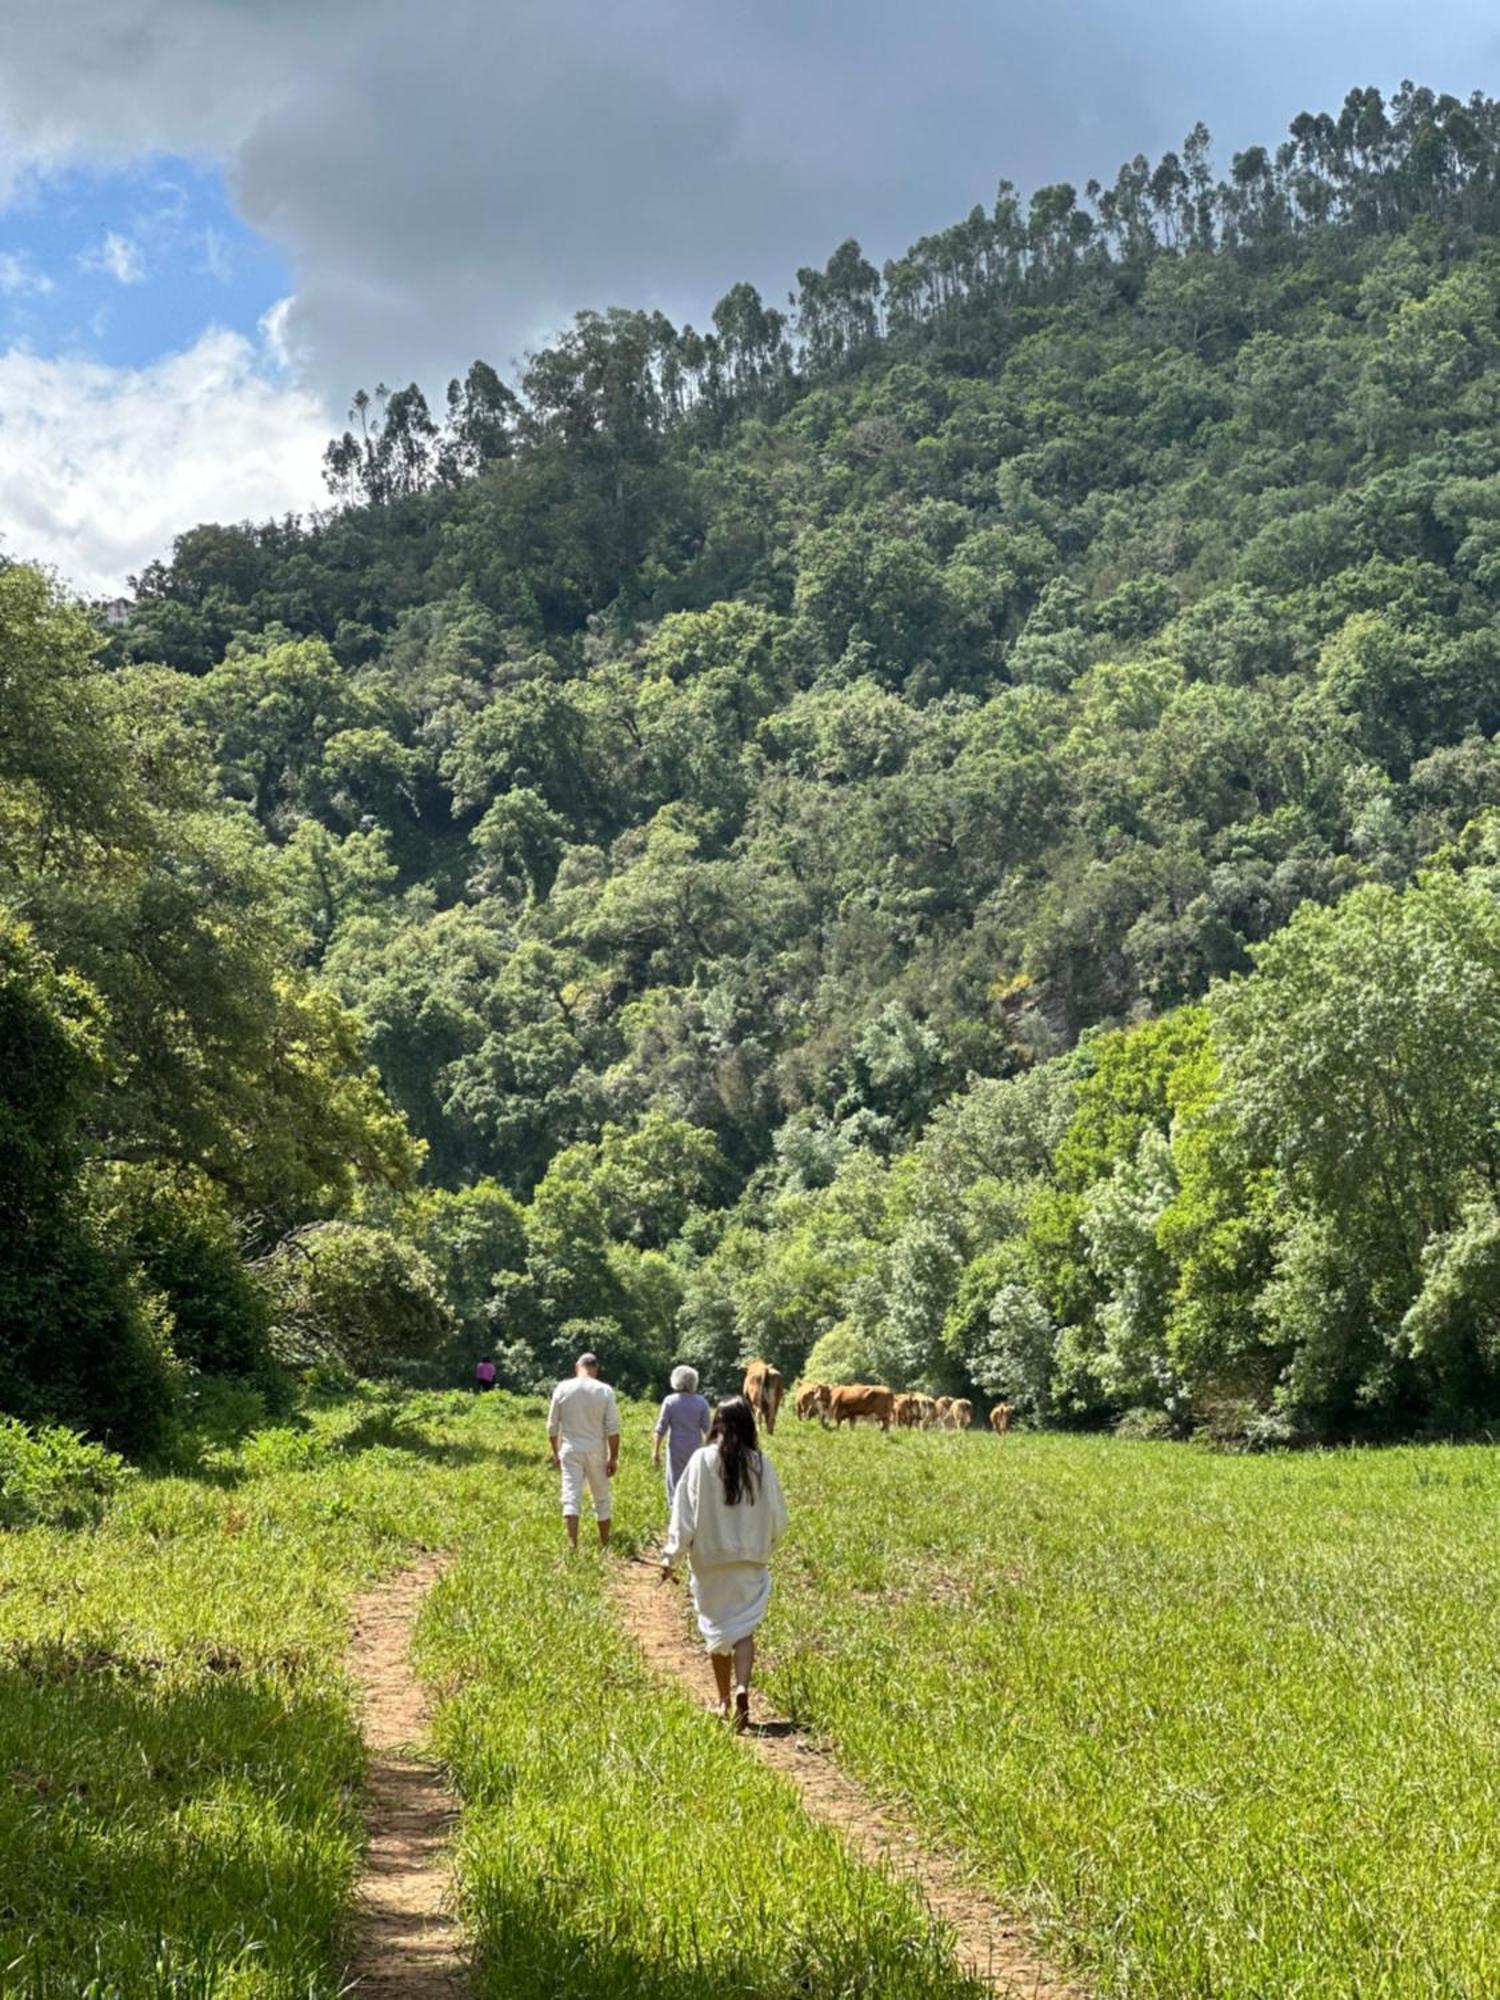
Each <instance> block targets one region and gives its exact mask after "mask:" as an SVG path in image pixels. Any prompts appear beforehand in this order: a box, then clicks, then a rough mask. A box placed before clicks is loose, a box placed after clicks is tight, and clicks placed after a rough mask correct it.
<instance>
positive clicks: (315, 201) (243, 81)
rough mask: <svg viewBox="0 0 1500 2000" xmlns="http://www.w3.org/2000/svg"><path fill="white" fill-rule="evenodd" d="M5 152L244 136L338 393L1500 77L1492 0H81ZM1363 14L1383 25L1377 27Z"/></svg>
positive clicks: (30, 76)
mask: <svg viewBox="0 0 1500 2000" xmlns="http://www.w3.org/2000/svg"><path fill="white" fill-rule="evenodd" d="M18 11H19V12H20V13H21V15H22V19H21V21H20V22H19V23H17V22H12V23H11V24H9V26H8V36H7V43H8V45H7V60H6V64H5V67H4V73H3V76H0V170H3V168H4V166H5V165H6V164H7V156H8V165H9V167H10V170H11V172H12V173H13V174H14V173H17V172H24V171H25V170H26V168H27V167H28V166H35V165H37V164H40V165H42V166H43V167H45V165H46V164H48V163H49V162H55V161H60V160H68V159H74V158H79V157H93V158H100V159H104V160H111V159H121V158H126V157H131V156H134V155H137V154H139V153H140V152H142V151H144V150H192V151H198V152H205V153H210V154H214V155H217V156H218V157H221V158H222V159H223V160H224V161H225V163H226V166H227V168H228V171H229V174H230V178H231V185H232V187H233V189H234V193H235V198H236V200H237V202H238V204H239V206H240V208H241V211H242V212H243V214H244V215H245V217H246V219H247V220H248V221H249V222H250V223H252V224H253V225H254V226H255V227H257V228H258V229H260V230H261V231H262V232H263V233H264V234H265V236H266V237H267V238H268V239H269V240H270V241H271V242H272V243H273V244H274V245H275V246H276V247H277V248H278V249H279V250H280V251H281V253H282V254H283V255H284V256H285V257H286V258H287V259H288V261H289V263H290V267H291V270H292V273H293V277H294V284H295V293H296V300H295V305H294V307H293V309H292V312H291V315H290V318H289V322H288V327H287V332H288V335H289V337H290V339H291V341H292V343H293V346H294V348H295V349H296V351H298V352H299V353H300V355H301V356H302V357H303V366H304V369H305V371H306V378H307V381H308V383H309V384H310V385H311V386H313V387H314V388H316V389H317V390H318V392H319V393H321V394H323V395H324V396H325V397H327V398H328V399H329V400H330V402H331V403H332V404H334V405H335V406H337V405H341V404H342V402H343V400H344V399H345V397H346V396H347V393H348V391H349V389H350V388H352V387H353V386H354V384H355V383H356V382H360V381H364V382H373V380H374V379H375V378H376V377H377V376H384V377H386V378H387V379H388V380H393V381H394V380H398V379H405V378H406V377H407V376H409V375H413V374H415V375H418V376H420V377H421V378H423V379H424V380H425V381H427V382H428V383H429V385H431V386H439V385H440V384H441V382H442V380H443V379H444V378H445V377H446V375H447V374H449V373H450V372H452V371H453V370H454V369H456V368H459V367H462V366H463V365H465V364H466V363H467V362H468V361H469V360H470V359H472V358H473V357H474V356H475V355H476V354H484V355H486V356H488V357H490V358H493V359H496V360H498V361H500V362H504V361H506V360H508V359H510V358H511V357H513V356H515V355H517V354H518V353H519V352H520V351H521V350H522V349H523V348H524V347H525V346H526V345H528V344H530V343H531V342H533V341H535V340H536V339H537V338H539V337H544V336H545V334H546V333H547V332H548V331H549V330H550V329H551V328H553V327H555V326H556V325H557V324H559V323H560V322H561V321H562V320H564V319H565V318H566V317H567V316H568V315H569V314H570V313H571V312H572V311H573V310H575V309H576V308H577V307H579V306H582V305H605V304H615V303H624V304H643V305H660V306H661V307H663V308H664V309H665V310H667V311H668V312H671V313H673V314H674V316H677V317H694V318H697V319H698V320H699V321H700V322H701V320H702V319H703V317H704V316H705V314H706V312H707V310H708V308H709V307H710V306H711V304H712V302H713V300H714V298H716V297H717V296H718V295H719V294H720V293H721V292H722V291H723V290H724V289H726V288H727V286H728V285H729V284H730V283H732V282H733V281H734V280H735V279H737V278H740V277H749V278H750V279H752V280H753V281H754V282H756V283H758V284H759V285H760V286H761V287H762V289H763V290H764V291H765V292H766V293H767V294H768V295H769V296H773V297H779V296H780V295H781V294H782V293H783V292H784V291H785V289H786V286H787V284H788V282H789V281H790V278H791V274H792V272H793V270H794V269H795V267H796V265H797V264H799V263H804V262H809V261H814V260H816V261H819V262H821V261H822V259H823V258H824V257H825V256H826V255H827V253H828V251H829V250H830V249H831V248H832V247H833V246H834V244H835V243H836V242H838V241H839V240H840V239H841V238H842V237H843V236H845V235H848V234H851V233H852V234H855V235H858V236H859V237H860V238H861V239H862V240H863V241H864V243H865V245H866V247H867V249H869V250H870V251H871V252H872V253H873V254H875V255H877V256H881V257H883V256H886V255H889V254H891V253H892V252H894V251H896V250H899V249H900V248H902V247H903V246H904V245H905V243H906V242H908V241H909V240H910V239H911V238H912V237H913V236H914V235H916V234H919V233H920V232H922V231H924V230H927V229H931V228H935V227H940V226H942V225H943V224H944V223H946V222H949V221H951V220H953V219H955V218H956V217H957V216H959V215H961V214H962V213H964V212H965V211H966V210H967V209H968V208H969V207H970V206H971V205H972V204H973V203H974V202H975V201H988V200H989V199H990V197H991V196H992V194H993V189H994V184H995V181H996V179H997V178H998V177H999V176H1000V175H1002V174H1003V175H1006V176H1008V177H1009V178H1011V179H1013V180H1015V181H1016V182H1018V183H1019V184H1020V185H1022V186H1023V187H1027V186H1031V185H1035V184H1036V183H1038V182H1040V181H1045V180H1051V179H1058V178H1068V179H1072V180H1074V181H1076V182H1080V183H1081V182H1082V181H1084V180H1086V179H1087V178H1088V176H1089V175H1090V174H1099V175H1100V176H1101V177H1107V176H1109V175H1111V174H1112V173H1113V171H1114V169H1115V167H1116V166H1117V165H1118V163H1119V162H1120V160H1121V159H1122V158H1124V157H1126V156H1128V155H1129V154H1132V153H1134V152H1136V151H1142V150H1143V151H1146V152H1153V153H1154V152H1159V151H1160V150H1161V149H1162V148H1163V147H1164V146H1166V145H1169V144H1174V143H1176V142H1177V141H1178V140H1179V139H1180V138H1181V136H1182V134H1183V132H1184V131H1185V130H1186V129H1187V127H1188V126H1189V125H1190V124H1191V123H1192V122H1193V121H1194V119H1196V118H1198V117H1200V116H1201V117H1203V118H1204V119H1206V121H1207V122H1208V123H1209V125H1210V126H1211V128H1212V129H1213V130H1214V132H1215V136H1216V141H1217V150H1218V152H1219V153H1220V154H1221V156H1227V154H1228V152H1229V151H1230V150H1231V149H1232V148H1234V147H1237V146H1240V145H1243V144H1245V143H1247V142H1248V141H1249V140H1251V139H1260V138H1271V139H1274V138H1275V137H1277V136H1278V135H1279V134H1280V132H1281V131H1282V130H1283V129H1284V126H1285V123H1286V120H1287V118H1288V117H1289V116H1290V115H1291V114H1292V113H1293V112H1295V111H1296V110H1298V109H1299V108H1301V107H1302V106H1304V105H1313V106H1321V105H1324V104H1331V103H1336V102H1337V101H1338V99H1339V97H1340V96H1341V95H1342V93H1343V91H1344V90H1345V89H1346V88H1348V87H1349V86H1350V85H1352V84H1354V83H1364V82H1369V81H1377V82H1380V83H1382V84H1384V85H1387V86H1390V85H1393V84H1394V83H1395V82H1397V81H1398V80H1399V79H1400V78H1401V77H1402V76H1403V75H1414V76H1417V77H1419V78H1421V79H1422V80H1425V81H1430V82H1433V83H1435V84H1437V85H1439V86H1441V87H1446V88H1451V89H1456V90H1461V91H1467V90H1469V89H1472V88H1493V87H1495V85H1496V84H1497V82H1500V47H1497V38H1496V35H1495V32H1494V30H1493V28H1492V27H1491V26H1490V25H1489V24H1488V22H1487V21H1486V20H1484V19H1483V18H1482V16H1481V12H1480V10H1478V9H1476V8H1474V7H1473V5H1472V0H1430V4H1428V5H1426V6H1425V7H1423V8H1422V9H1420V10H1417V9H1413V8H1411V7H1410V5H1409V4H1408V0H1403V3H1402V4H1399V5H1398V4H1395V0H1366V4H1363V5H1362V6H1361V7H1360V8H1359V9H1358V10H1357V12H1356V10H1353V9H1351V8H1349V7H1348V5H1347V0H1297V3H1296V4H1294V0H1254V3H1253V4H1252V0H1229V4H1226V5H1222V6H1219V7H1214V8H1209V7H1205V6H1204V5H1203V4H1202V0H1134V4H1130V0H1126V4H1124V5H1118V4H1117V5H1114V6H1108V5H1105V4H1103V0H1054V4H1051V5H1047V4H1042V0H926V4H925V5H922V6H917V5H914V4H911V0H718V4H712V0H711V4H709V5H707V6H705V5H703V4H702V0H698V4H696V5H693V4H689V0H637V4H636V5H634V6H632V7H628V8H627V7H621V6H618V5H608V4H603V0H588V4H585V0H551V3H550V4H540V0H503V4H498V5H497V4H494V0H438V4H430V5H428V6H425V7H421V6H417V5H415V4H413V0H365V4H355V0H270V4H268V0H63V4H61V5H58V6H54V7H52V8H50V9H41V8H29V9H24V10H18ZM1351 22H1353V23H1354V25H1353V26H1351Z"/></svg>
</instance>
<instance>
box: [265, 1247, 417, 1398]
mask: <svg viewBox="0 0 1500 2000" xmlns="http://www.w3.org/2000/svg"><path fill="white" fill-rule="evenodd" d="M263 1270H264V1274H265V1278H266V1283H267V1287H268V1290H269V1292H270V1296H271V1299H272V1302H273V1309H274V1311H275V1314H276V1339H277V1341H278V1343H279V1345H280V1348H281V1353H282V1358H283V1359H284V1360H286V1361H288V1362H290V1363H292V1364H293V1365H294V1366H300V1367H308V1366H311V1365H312V1364H314V1363H316V1362H326V1361H332V1362H336V1363H341V1364H342V1365H343V1366H344V1367H346V1368H350V1369H352V1370H354V1372H355V1373H356V1374H363V1373H369V1372H370V1371H371V1370H372V1369H378V1368H379V1367H381V1366H382V1364H384V1363H387V1362H390V1361H399V1360H408V1359H412V1358H414V1357H417V1356H420V1355H425V1354H431V1353H432V1352H433V1351H434V1350H435V1349H436V1348H437V1347H438V1346H439V1345H440V1344H441V1342H442V1341H443V1339H444V1337H445V1336H446V1335H447V1334H448V1332H449V1331H450V1329H451V1326H452V1315H451V1313H450V1312H449V1309H448V1305H447V1302H446V1300H445V1299H444V1297H443V1294H442V1289H441V1286H440V1284H439V1282H438V1275H437V1272H436V1270H435V1269H434V1267H433V1265H432V1262H431V1260H430V1259H429V1258H427V1257H425V1256H423V1254H422V1252H421V1251H420V1250H418V1249H416V1248H415V1247H414V1246H413V1245H412V1244H410V1243H405V1242H403V1241H402V1240H401V1238H400V1237H398V1236H395V1235H393V1234H392V1233H391V1231H390V1230H388V1229H374V1228H370V1227H368V1226H367V1225H364V1224H361V1223H354V1222H316V1223H313V1224H312V1225H311V1226H310V1227H309V1228H306V1229H299V1230H298V1231H296V1233H295V1234H294V1235H292V1236H289V1237H287V1238H285V1239H284V1240H283V1241H282V1242H281V1243H280V1244H278V1245H277V1247H276V1249H275V1251H274V1252H273V1253H272V1254H271V1256H270V1257H269V1258H267V1259H266V1262H265V1264H264V1266H263Z"/></svg>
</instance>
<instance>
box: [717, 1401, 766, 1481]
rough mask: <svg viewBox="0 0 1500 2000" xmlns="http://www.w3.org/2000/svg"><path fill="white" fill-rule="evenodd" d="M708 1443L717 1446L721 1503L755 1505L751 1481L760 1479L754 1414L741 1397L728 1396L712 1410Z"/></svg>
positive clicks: (758, 1450)
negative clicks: (722, 1489)
mask: <svg viewBox="0 0 1500 2000" xmlns="http://www.w3.org/2000/svg"><path fill="white" fill-rule="evenodd" d="M708 1441H709V1443H710V1444H716V1445H717V1446H718V1447H719V1477H720V1478H721V1479H722V1480H723V1482H724V1504H725V1505H726V1506H727V1507H738V1505H739V1504H740V1502H741V1500H748V1501H749V1502H750V1505H751V1506H752V1507H753V1506H754V1505H755V1482H756V1480H757V1479H758V1478H759V1477H760V1447H759V1445H758V1444H757V1442H756V1437H755V1412H754V1410H752V1409H751V1407H750V1405H749V1404H748V1403H747V1402H746V1401H745V1399H744V1397H743V1396H730V1397H729V1398H728V1399H727V1400H726V1401H725V1402H722V1403H720V1405H719V1407H718V1409H716V1410H715V1411H714V1420H713V1422H712V1423H711V1424H710V1425H709V1429H708Z"/></svg>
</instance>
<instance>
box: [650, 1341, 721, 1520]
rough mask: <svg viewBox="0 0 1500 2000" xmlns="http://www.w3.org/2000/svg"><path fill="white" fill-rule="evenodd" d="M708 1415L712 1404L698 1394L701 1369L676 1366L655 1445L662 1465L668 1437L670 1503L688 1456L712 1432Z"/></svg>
mask: <svg viewBox="0 0 1500 2000" xmlns="http://www.w3.org/2000/svg"><path fill="white" fill-rule="evenodd" d="M708 1418H709V1410H708V1404H707V1402H706V1401H705V1400H704V1398H703V1397H702V1396H700V1395H699V1394H698V1371H697V1369H696V1368H674V1369H673V1370H672V1393H671V1395H670V1396H667V1397H665V1398H664V1399H663V1402H662V1406H661V1414H660V1415H659V1416H658V1417H657V1419H656V1431H655V1443H654V1444H653V1445H652V1447H651V1463H652V1464H653V1465H660V1464H661V1447H662V1440H663V1438H665V1439H666V1445H667V1505H668V1506H669V1507H670V1506H671V1504H672V1495H673V1493H674V1492H675V1491H676V1489H677V1482H678V1480H679V1479H681V1477H682V1475H683V1473H684V1472H686V1471H687V1464H688V1460H689V1459H690V1458H691V1457H692V1455H693V1453H694V1452H695V1451H697V1450H698V1449H699V1447H700V1446H701V1445H702V1443H703V1440H704V1438H705V1437H706V1436H707V1435H708Z"/></svg>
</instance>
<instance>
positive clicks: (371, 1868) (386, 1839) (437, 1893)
mask: <svg viewBox="0 0 1500 2000" xmlns="http://www.w3.org/2000/svg"><path fill="white" fill-rule="evenodd" d="M443 1568H444V1563H443V1559H442V1558H441V1557H439V1556H427V1557H425V1558H424V1559H423V1560H422V1561H421V1562H419V1563H416V1564H414V1565H413V1567H412V1568H411V1569H407V1570H402V1571H401V1573H400V1575H399V1576H394V1577H390V1578H388V1579H387V1580H386V1582H384V1583H383V1584H381V1585H380V1587H379V1588H378V1589H377V1590H372V1591H370V1592H369V1594H368V1595H367V1596H365V1597H362V1598H360V1599H359V1600H358V1601H357V1602H356V1604H355V1606H354V1632H353V1636H352V1638H351V1640H350V1644H349V1672H350V1675H351V1676H352V1678H353V1680H354V1682H355V1684H356V1686H357V1687H358V1688H359V1690H360V1715H361V1725H362V1728H363V1730H364V1737H365V1742H366V1744H367V1745H368V1746H369V1752H370V1763H369V1774H368V1777H367V1779H366V1783H365V1832H366V1835H367V1838H368V1841H369V1846H368V1850H367V1852H366V1855H365V1871H364V1875H363V1878H362V1879H361V1882H360V1886H359V1901H358V1905H357V1908H356V1911H355V1919H354V1954H353V1957H352V1958H351V1960H350V1964H349V1978H350V1981H351V1983H352V1987H353V1990H354V1991H355V1992H356V1993H358V1994H369V1995H371V1996H377V1995H378V1996H379V2000H405V1996H407V1995H417V1994H423V1995H436V1994H443V1993H447V1994H458V1993H459V1992H461V1991H462V1987H463V1970H464V1960H463V1954H462V1949H461V1946H462V1937H461V1934H460V1932H459V1928H458V1925H457V1923H456V1922H455V1921H454V1917H453V1910H452V1897H451V1877H450V1873H449V1863H448V1836H449V1833H450V1831H451V1828H452V1824H453V1816H454V1811H455V1807H454V1802H453V1798H452V1795H451V1794H450V1793H449V1791H448V1789H447V1786H446V1785H445V1784H444V1781H443V1774H442V1772H441V1770H440V1769H439V1767H438V1766H437V1765H436V1764H435V1763H434V1762H433V1761H432V1760H431V1758H429V1757H426V1756H424V1755H423V1754H422V1752H421V1750H420V1749H418V1748H416V1747H415V1746H416V1745H417V1744H418V1742H419V1740H420V1738H421V1735H422V1732H423V1729H424V1727H425V1725H426V1722H427V1705H426V1702H425V1701H424V1699H423V1695H422V1689H421V1687H420V1685H419V1684H418V1681H417V1678H416V1675H415V1674H414V1673H413V1672H412V1668H411V1658H410V1652H411V1635H412V1628H413V1626H414V1625H415V1624H416V1622H417V1614H418V1612H419V1611H420V1610H421V1608H422V1600H423V1599H424V1598H425V1597H426V1595H427V1593H428V1591H429V1590H430V1589H431V1588H432V1586H433V1584H434V1583H435V1582H436V1581H437V1579H438V1577H439V1576H440V1575H441V1574H442V1571H443Z"/></svg>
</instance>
